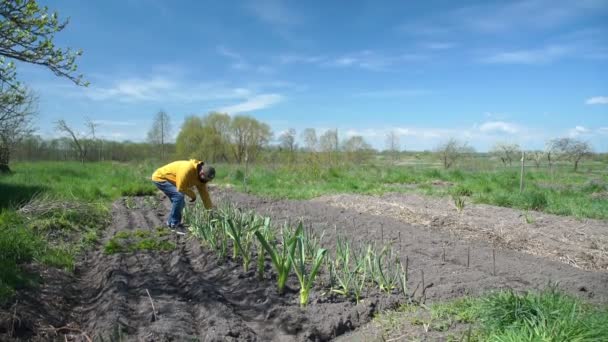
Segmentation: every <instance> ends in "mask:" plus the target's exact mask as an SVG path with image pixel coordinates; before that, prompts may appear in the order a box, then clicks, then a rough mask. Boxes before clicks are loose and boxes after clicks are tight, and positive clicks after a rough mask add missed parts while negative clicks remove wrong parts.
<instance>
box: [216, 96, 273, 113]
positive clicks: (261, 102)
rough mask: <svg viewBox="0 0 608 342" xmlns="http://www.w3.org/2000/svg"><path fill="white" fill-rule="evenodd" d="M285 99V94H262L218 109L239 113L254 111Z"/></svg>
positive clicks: (223, 111) (224, 111)
mask: <svg viewBox="0 0 608 342" xmlns="http://www.w3.org/2000/svg"><path fill="white" fill-rule="evenodd" d="M282 100H283V96H281V95H279V94H260V95H256V96H254V97H252V98H250V99H247V100H246V101H243V102H240V103H237V104H234V105H230V106H225V107H222V108H219V109H218V111H219V112H222V113H228V114H238V113H245V112H252V111H255V110H259V109H264V108H268V107H270V106H272V105H274V104H276V103H278V102H281V101H282Z"/></svg>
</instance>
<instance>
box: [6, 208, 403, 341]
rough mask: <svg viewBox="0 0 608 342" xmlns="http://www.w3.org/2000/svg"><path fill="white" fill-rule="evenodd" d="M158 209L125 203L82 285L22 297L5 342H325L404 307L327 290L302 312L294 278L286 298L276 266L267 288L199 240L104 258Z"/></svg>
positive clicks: (49, 282) (59, 281)
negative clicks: (117, 239) (110, 245)
mask: <svg viewBox="0 0 608 342" xmlns="http://www.w3.org/2000/svg"><path fill="white" fill-rule="evenodd" d="M151 203H153V201H150V199H149V198H148V199H145V198H141V197H140V198H135V199H134V200H132V199H129V200H128V201H125V200H120V201H117V202H116V203H115V204H114V206H113V210H112V217H113V222H112V225H111V226H110V227H109V229H108V230H107V232H106V234H105V238H104V241H102V244H100V246H99V249H98V250H96V251H92V252H90V253H88V254H87V255H86V258H85V259H84V260H83V261H82V263H81V264H80V265H78V267H77V270H76V272H75V275H74V276H70V275H67V274H65V272H60V271H57V270H55V271H54V273H55V274H43V275H42V276H43V282H42V285H41V287H40V288H39V289H38V290H35V291H20V294H19V296H18V299H17V302H16V304H14V305H13V306H11V307H9V308H6V309H5V310H3V311H2V315H1V316H0V326H2V328H0V329H1V330H0V340H12V339H15V340H35V341H47V340H64V338H68V339H69V340H79V341H80V340H82V341H86V340H88V338H90V339H92V340H96V341H101V340H104V341H183V340H188V341H190V340H194V341H308V340H310V341H327V340H331V339H333V338H335V337H336V336H339V335H341V334H344V333H346V332H349V331H352V330H354V329H357V328H358V327H360V326H361V325H363V324H366V323H368V322H369V321H370V320H371V319H372V318H373V316H374V314H375V313H377V312H378V311H379V310H385V309H390V308H394V307H396V306H397V305H398V304H399V301H400V300H401V299H402V298H400V297H399V296H397V295H387V294H381V293H378V292H377V291H376V292H373V291H372V292H371V293H369V294H368V295H367V296H366V298H365V299H364V300H363V301H362V302H360V303H359V304H355V303H354V302H352V301H350V300H347V299H344V298H340V297H336V296H333V295H331V296H330V295H324V292H327V289H323V288H319V289H317V290H316V291H314V292H313V293H312V294H311V298H310V303H309V305H308V306H307V307H306V308H304V309H303V308H300V306H299V293H298V290H299V287H298V284H297V280H296V279H295V278H293V279H290V281H289V282H288V289H287V291H286V292H287V293H286V294H284V295H282V296H279V295H278V294H277V291H276V287H275V280H274V274H272V271H271V268H270V265H267V270H268V278H270V279H267V280H263V281H260V280H258V277H257V275H256V274H255V273H254V272H253V271H250V272H247V273H245V272H244V271H243V269H242V265H241V264H240V263H239V262H233V261H232V260H226V261H223V262H220V260H218V258H217V256H216V255H215V253H213V252H211V251H208V250H206V249H205V248H203V247H201V244H200V243H199V241H197V240H196V239H194V238H191V237H190V238H188V237H182V236H179V235H175V234H169V235H167V236H165V237H162V238H161V239H167V240H169V241H171V242H173V243H174V244H175V245H176V249H175V250H174V251H171V252H160V251H139V252H129V253H117V254H113V255H107V254H105V253H104V252H103V244H104V243H105V242H107V241H108V240H109V239H110V238H112V237H113V236H114V235H115V234H116V233H117V232H120V231H134V230H149V231H151V232H154V231H155V230H156V228H157V227H159V226H162V222H163V219H164V218H163V217H162V216H164V215H165V214H166V212H167V210H168V203H167V202H166V201H165V202H164V203H163V205H161V206H160V207H158V208H155V206H154V205H151ZM152 303H154V304H153V305H154V309H153V307H152Z"/></svg>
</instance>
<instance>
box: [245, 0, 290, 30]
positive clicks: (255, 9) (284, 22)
mask: <svg viewBox="0 0 608 342" xmlns="http://www.w3.org/2000/svg"><path fill="white" fill-rule="evenodd" d="M246 7H247V9H248V10H249V11H250V12H251V13H252V14H253V15H254V16H255V17H256V18H258V19H259V20H261V21H263V22H266V23H268V24H270V25H278V26H291V25H295V24H299V23H300V22H301V21H302V18H301V17H300V16H299V15H297V14H296V13H295V12H294V11H292V10H291V9H290V8H289V7H287V4H286V2H285V1H282V0H255V1H250V2H249V3H248V4H247V6H246Z"/></svg>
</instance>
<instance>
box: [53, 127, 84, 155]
mask: <svg viewBox="0 0 608 342" xmlns="http://www.w3.org/2000/svg"><path fill="white" fill-rule="evenodd" d="M55 128H56V129H57V130H58V131H59V132H63V133H66V134H67V135H69V136H70V138H72V144H73V146H74V147H76V150H77V151H78V159H80V162H82V163H84V160H85V158H86V156H87V149H86V146H85V144H84V142H83V139H84V137H82V136H81V135H80V134H78V133H77V132H76V131H75V130H74V129H73V128H72V127H70V126H69V125H68V124H67V123H66V122H65V120H63V119H61V120H59V121H57V122H56V123H55Z"/></svg>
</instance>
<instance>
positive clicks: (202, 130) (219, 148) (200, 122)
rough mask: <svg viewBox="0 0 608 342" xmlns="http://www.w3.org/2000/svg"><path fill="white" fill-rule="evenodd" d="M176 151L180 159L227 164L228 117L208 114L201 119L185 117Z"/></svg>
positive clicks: (228, 146)
mask: <svg viewBox="0 0 608 342" xmlns="http://www.w3.org/2000/svg"><path fill="white" fill-rule="evenodd" d="M176 151H177V154H178V155H179V156H180V157H186V158H197V159H201V160H204V161H210V162H218V161H224V162H227V161H228V155H229V154H230V152H231V151H230V116H229V115H228V114H221V113H209V114H208V115H207V116H205V117H203V118H199V117H197V116H190V117H187V118H186V120H185V121H184V123H183V125H182V128H181V130H180V132H179V134H178V136H177V140H176Z"/></svg>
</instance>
